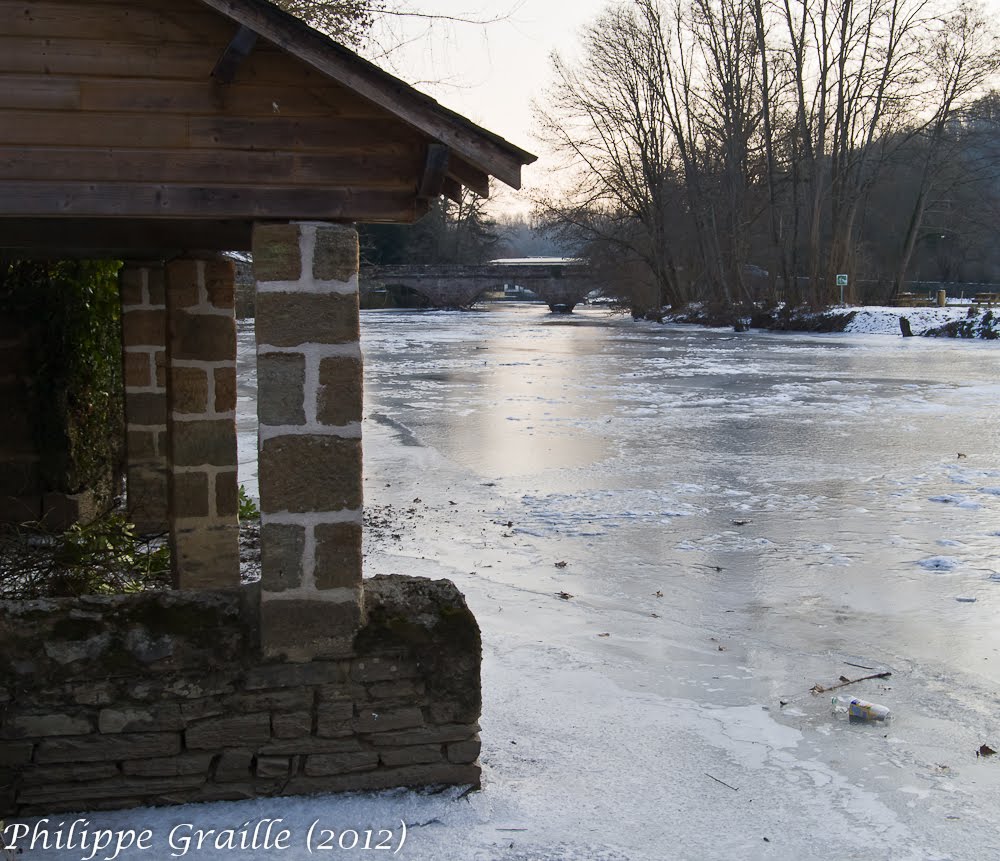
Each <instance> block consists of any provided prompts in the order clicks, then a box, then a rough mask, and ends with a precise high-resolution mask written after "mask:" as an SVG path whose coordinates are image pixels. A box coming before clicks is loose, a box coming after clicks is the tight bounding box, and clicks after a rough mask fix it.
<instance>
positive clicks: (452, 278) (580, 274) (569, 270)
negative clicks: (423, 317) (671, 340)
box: [361, 262, 594, 311]
mask: <svg viewBox="0 0 1000 861" xmlns="http://www.w3.org/2000/svg"><path fill="white" fill-rule="evenodd" d="M361 281H362V288H363V289H365V288H367V289H371V287H372V286H374V285H384V286H401V287H408V288H409V289H411V290H414V291H415V292H417V293H420V294H422V295H423V296H425V297H426V298H427V299H428V301H429V302H430V303H431V304H432V305H434V306H436V307H439V308H467V307H469V306H470V305H472V304H473V303H474V302H475V301H476V300H477V299H478V298H479V297H480V296H481V295H482V294H483V293H485V292H487V291H488V290H495V289H501V288H502V287H503V286H504V285H505V284H517V285H520V286H521V287H526V288H528V289H530V290H531V291H532V292H534V293H535V294H537V295H538V296H539V297H540V298H541V299H542V301H544V302H546V303H547V304H548V305H549V307H550V308H551V309H552V310H553V311H555V310H565V311H571V310H572V309H573V306H574V305H577V304H579V303H580V302H581V301H582V300H583V298H584V296H586V295H587V293H588V292H590V290H592V289H593V288H594V283H593V281H592V279H591V277H590V270H589V267H588V266H587V264H586V263H582V262H581V263H538V264H531V263H527V264H526V263H513V264H497V263H484V264H479V265H443V264H441V265H420V264H412V265H402V266H369V267H365V268H363V269H362V270H361Z"/></svg>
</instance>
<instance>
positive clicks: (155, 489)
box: [119, 263, 167, 535]
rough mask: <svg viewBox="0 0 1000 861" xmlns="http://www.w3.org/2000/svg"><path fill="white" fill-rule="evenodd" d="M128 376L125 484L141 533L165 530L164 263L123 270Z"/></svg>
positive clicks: (132, 515)
mask: <svg viewBox="0 0 1000 861" xmlns="http://www.w3.org/2000/svg"><path fill="white" fill-rule="evenodd" d="M119 289H120V292H121V303H122V362H123V378H124V381H125V421H126V453H127V455H126V456H127V461H126V482H127V484H126V486H127V488H128V506H129V516H130V518H131V519H132V521H133V522H134V523H135V525H136V529H137V531H138V532H139V533H140V534H144V535H150V534H162V533H165V532H166V531H167V381H166V355H167V354H166V349H167V305H166V298H165V294H164V272H163V264H162V263H126V264H125V266H124V267H123V268H122V270H121V273H120V274H119Z"/></svg>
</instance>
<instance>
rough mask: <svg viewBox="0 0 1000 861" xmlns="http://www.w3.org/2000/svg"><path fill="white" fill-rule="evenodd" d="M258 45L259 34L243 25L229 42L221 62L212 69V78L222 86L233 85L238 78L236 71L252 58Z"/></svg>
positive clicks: (220, 58)
mask: <svg viewBox="0 0 1000 861" xmlns="http://www.w3.org/2000/svg"><path fill="white" fill-rule="evenodd" d="M256 44H257V33H256V32H255V31H254V30H251V29H250V28H249V27H247V26H246V25H245V24H241V25H240V26H239V28H238V29H237V31H236V35H235V36H233V38H232V39H230V40H229V44H228V45H226V50H225V51H223V52H222V56H221V57H219V62H217V63H216V64H215V68H214V69H212V77H213V78H215V80H217V81H219V83H222V84H231V83H232V82H233V81H234V80H235V78H236V71H237V70H238V69H239V67H240V66H241V65H242V63H243V61H244V60H245V59H246V58H247V57H249V56H250V52H251V51H253V49H254V46H255V45H256Z"/></svg>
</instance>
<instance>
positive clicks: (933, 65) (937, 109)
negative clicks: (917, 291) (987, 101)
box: [893, 2, 1000, 295]
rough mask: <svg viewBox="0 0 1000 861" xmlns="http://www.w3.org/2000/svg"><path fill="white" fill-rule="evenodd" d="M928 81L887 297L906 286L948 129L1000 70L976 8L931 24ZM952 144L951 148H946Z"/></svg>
mask: <svg viewBox="0 0 1000 861" xmlns="http://www.w3.org/2000/svg"><path fill="white" fill-rule="evenodd" d="M925 62H926V66H927V73H928V78H929V80H930V81H931V83H932V84H933V89H932V91H931V92H932V94H933V95H936V97H937V101H936V104H935V105H934V110H933V113H932V115H931V116H930V118H929V120H928V122H927V124H926V126H925V127H924V129H923V137H924V138H925V146H924V157H923V160H922V165H921V173H920V178H919V184H918V187H917V196H916V200H915V201H914V204H913V210H912V212H911V214H910V219H909V224H908V225H907V229H906V235H905V236H904V238H903V242H902V249H901V252H900V255H899V268H898V270H897V272H896V278H895V281H894V283H893V295H895V294H897V293H899V292H900V291H901V290H902V289H903V287H904V285H905V284H906V274H907V270H908V269H909V266H910V261H911V259H912V257H913V250H914V248H915V247H916V244H917V240H918V238H919V236H920V231H921V229H922V227H923V224H924V217H925V215H926V213H927V207H928V204H929V203H930V202H931V201H932V200H933V198H934V195H935V194H936V193H937V192H939V191H940V190H941V185H942V179H943V178H944V176H945V175H946V173H947V172H948V171H947V169H948V167H949V165H950V164H951V163H952V162H953V161H954V157H955V154H954V153H953V152H949V150H951V149H954V139H953V138H952V139H951V141H949V136H948V134H947V132H948V128H949V125H950V124H951V123H952V121H953V120H954V119H955V117H956V115H957V114H958V112H960V111H961V110H962V109H963V108H964V107H966V104H965V103H966V102H967V101H968V100H969V99H970V98H971V97H974V96H976V95H979V94H981V93H982V90H983V87H984V86H985V85H986V83H987V82H988V81H989V79H990V78H991V77H992V75H993V74H994V73H995V72H996V71H997V69H998V68H1000V46H998V44H997V38H996V35H995V34H994V33H992V32H991V31H990V28H989V26H988V24H987V22H986V18H985V16H984V14H983V12H982V10H981V9H980V8H977V7H976V6H974V5H972V4H971V3H969V2H963V3H962V4H961V5H960V6H959V8H958V9H957V10H955V11H954V12H953V13H952V14H950V15H946V16H943V17H942V18H940V19H939V20H938V21H937V29H936V32H935V33H934V35H933V38H932V40H931V42H930V50H929V51H928V52H927V53H926V61H925ZM949 143H952V146H949Z"/></svg>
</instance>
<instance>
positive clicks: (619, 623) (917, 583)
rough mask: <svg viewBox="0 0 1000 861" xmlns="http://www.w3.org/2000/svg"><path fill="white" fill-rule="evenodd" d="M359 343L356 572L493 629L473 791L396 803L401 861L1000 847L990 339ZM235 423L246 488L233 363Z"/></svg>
mask: <svg viewBox="0 0 1000 861" xmlns="http://www.w3.org/2000/svg"><path fill="white" fill-rule="evenodd" d="M362 333H363V335H362V338H363V350H364V355H365V362H366V371H365V373H366V402H365V422H364V434H365V474H366V483H365V493H366V506H367V508H368V510H369V512H370V517H371V520H372V522H373V523H374V524H376V527H375V528H373V529H372V530H370V531H369V534H368V535H367V536H366V554H367V555H366V566H367V572H366V573H369V574H376V573H393V572H399V573H409V574H424V575H427V576H432V577H439V576H444V577H448V578H450V579H452V580H454V581H455V582H456V583H458V585H459V587H460V588H461V589H462V590H463V591H464V592H465V593H466V594H467V596H468V599H469V602H470V604H471V606H472V607H473V609H474V610H475V612H476V614H477V616H478V618H479V620H480V624H481V625H482V628H483V633H484V667H483V677H484V688H485V690H484V700H485V702H484V714H483V720H482V725H483V739H484V753H483V764H484V792H482V793H479V794H477V795H475V796H470V797H469V798H468V799H463V800H461V801H458V800H452V799H451V798H449V797H437V798H436V799H434V800H427V799H424V800H420V799H419V797H417V796H412V797H408V799H407V800H406V802H405V803H406V805H416V807H417V808H419V809H423V807H421V806H422V805H423V806H424V807H426V810H425V814H426V816H427V818H428V819H431V818H433V819H434V820H435V822H436V824H432V825H429V826H428V827H427V828H424V829H421V830H420V832H419V833H415V834H414V836H413V837H412V838H411V842H410V843H409V844H408V846H407V848H406V850H404V852H403V853H402V857H406V858H413V859H418V858H419V859H423V858H427V859H449V858H454V859H484V861H485V859H489V861H492V859H501V858H503V859H506V858H510V859H524V861H527V859H533V861H540V859H550V858H551V859H563V858H565V859H570V858H572V859H579V861H587V859H605V858H607V859H629V861H634V860H635V859H662V858H666V857H678V858H681V859H685V858H692V859H699V858H739V859H742V858H758V857H760V858H776V859H785V858H787V859H791V858H795V859H804V858H830V857H839V858H855V857H858V858H860V857H877V858H900V859H903V858H906V859H910V858H912V859H956V861H957V859H987V858H996V857H1000V815H998V814H1000V810H998V806H997V801H996V799H997V798H998V792H1000V762H997V761H995V760H997V759H1000V757H992V758H977V756H976V751H977V750H978V749H979V747H980V745H982V744H989V745H991V746H992V747H994V748H997V749H1000V624H998V623H1000V573H998V572H1000V517H998V511H1000V346H998V345H997V344H995V343H980V342H976V343H970V342H950V341H949V342H945V341H930V340H926V339H917V338H914V339H907V340H903V339H901V338H898V337H888V336H843V335H838V336H803V335H765V334H756V333H754V334H739V335H736V334H734V333H732V332H724V331H721V330H701V329H693V328H688V327H684V328H681V327H675V328H671V327H662V326H655V325H652V324H636V323H633V322H632V321H631V320H626V319H623V318H620V317H612V316H609V315H608V314H607V313H606V312H602V311H595V310H589V309H585V310H582V311H578V312H577V313H575V314H573V315H572V316H571V317H559V316H553V315H550V314H548V313H547V311H546V309H544V307H540V306H517V305H510V306H502V307H501V306H493V307H492V308H491V309H490V310H488V311H485V312H481V313H465V314H459V313H444V312H440V313H437V312H435V313H417V312H403V311H399V312H390V311H383V312H367V313H364V314H363V320H362ZM240 343H241V354H243V355H250V354H251V351H252V332H251V330H243V331H241V340H240ZM240 409H241V411H242V414H241V419H240V426H241V461H242V463H241V481H243V482H244V483H245V484H246V485H247V486H248V488H250V489H251V491H255V488H256V484H255V482H256V475H255V455H254V448H255V447H254V443H253V434H254V430H253V419H252V410H253V380H252V374H251V373H250V372H249V371H248V370H247V369H246V368H244V370H243V371H242V372H241V399H240ZM557 563H558V564H557ZM994 575H995V576H994ZM557 593H564V594H565V595H568V596H571V597H566V598H560V597H558V595H557ZM959 599H963V600H959ZM972 599H974V600H972ZM865 668H871V669H865ZM879 670H889V671H891V672H892V676H891V678H888V679H884V680H878V681H870V682H863V683H860V684H858V685H854V686H851V687H849V688H847V689H846V690H847V692H849V693H854V694H855V695H857V696H861V697H864V698H866V699H870V700H875V701H877V702H881V703H884V704H885V705H887V706H888V707H889V708H890V709H891V710H892V712H893V715H894V718H893V720H892V721H891V722H890V723H889V724H886V725H877V726H875V725H873V726H864V725H856V724H849V723H847V722H846V720H845V719H841V718H839V717H837V716H833V715H831V713H830V709H829V695H826V696H824V695H820V696H814V695H811V694H810V693H809V689H810V688H811V687H812V686H813V685H814V684H816V683H819V684H821V685H826V686H830V685H833V684H836V683H837V680H838V678H839V677H840V676H845V677H848V678H858V677H859V676H862V675H867V674H869V673H871V672H875V671H879ZM782 701H785V702H786V703H787V704H786V705H784V706H783V707H782V706H781V705H780V703H781V702H782ZM358 803H360V804H361V805H362V808H364V804H365V802H364V800H363V799H362V801H360V802H358ZM402 803H403V801H401V800H398V799H397V800H396V801H386V800H385V799H381V800H375V799H371V800H370V801H369V802H367V804H368V807H367V810H368V812H369V813H372V811H376V812H379V811H381V812H383V813H384V814H385V815H387V816H390V817H392V816H393V815H394V813H393V804H402ZM372 815H375V814H374V813H373V814H372ZM422 815H424V814H422ZM376 818H377V816H376ZM396 818H399V817H398V816H397V817H396Z"/></svg>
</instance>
